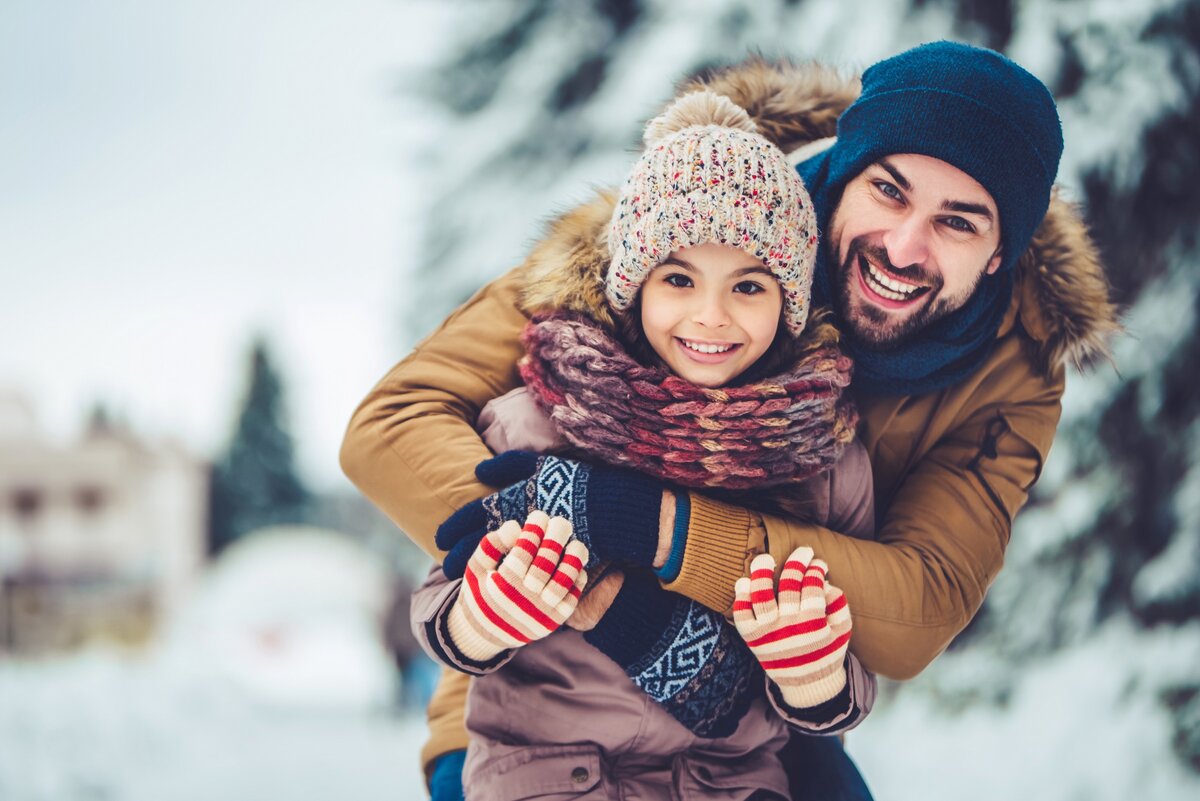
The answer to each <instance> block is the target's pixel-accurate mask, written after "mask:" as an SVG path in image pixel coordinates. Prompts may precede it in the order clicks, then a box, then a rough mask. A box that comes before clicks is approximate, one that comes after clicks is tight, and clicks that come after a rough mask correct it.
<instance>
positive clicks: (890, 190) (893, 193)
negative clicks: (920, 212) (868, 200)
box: [875, 181, 904, 200]
mask: <svg viewBox="0 0 1200 801" xmlns="http://www.w3.org/2000/svg"><path fill="white" fill-rule="evenodd" d="M875 187H876V188H877V189H878V190H879V191H880V192H882V193H883V194H885V195H887V196H888V197H890V198H891V199H892V200H901V199H903V197H904V196H903V195H901V194H900V190H899V189H897V188H896V185H895V184H889V183H888V182H887V181H876V182H875Z"/></svg>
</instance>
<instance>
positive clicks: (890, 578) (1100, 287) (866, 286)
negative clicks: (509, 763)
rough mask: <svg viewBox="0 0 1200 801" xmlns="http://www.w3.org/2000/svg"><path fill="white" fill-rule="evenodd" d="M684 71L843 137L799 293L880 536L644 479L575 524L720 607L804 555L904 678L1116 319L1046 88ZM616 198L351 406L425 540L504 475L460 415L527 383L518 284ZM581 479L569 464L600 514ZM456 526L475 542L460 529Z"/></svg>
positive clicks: (449, 706)
mask: <svg viewBox="0 0 1200 801" xmlns="http://www.w3.org/2000/svg"><path fill="white" fill-rule="evenodd" d="M700 86H707V87H708V88H709V89H711V90H713V91H715V92H717V93H718V94H723V95H726V96H728V97H729V98H730V99H731V100H733V102H734V103H736V104H738V105H740V106H742V107H743V108H746V109H747V110H748V111H749V112H750V113H751V116H752V117H754V119H755V122H756V123H757V124H758V126H759V129H760V131H762V132H763V133H764V134H765V135H767V136H768V137H770V138H772V139H773V140H775V141H776V142H777V143H778V144H779V145H780V146H781V147H783V148H784V150H785V151H794V150H796V149H797V148H799V147H801V146H806V145H807V146H809V147H810V148H812V150H813V151H816V150H817V149H818V145H814V144H811V143H812V142H813V140H816V139H819V138H820V137H822V136H828V135H829V134H832V133H833V130H832V128H833V125H834V123H835V121H836V125H837V129H836V133H837V140H836V142H834V143H833V144H832V145H830V146H828V147H826V149H824V150H822V151H820V152H816V153H815V154H812V155H809V154H808V153H807V152H806V155H807V156H808V157H807V158H805V159H804V160H803V161H802V162H801V163H800V166H799V168H798V169H799V170H800V173H801V175H802V176H803V177H804V179H805V181H806V183H807V184H808V188H809V191H810V193H811V194H812V198H813V204H814V207H815V210H816V212H817V215H818V221H819V225H820V230H821V233H822V241H821V244H820V248H821V255H820V258H821V260H822V261H821V262H820V264H821V266H820V267H819V268H818V270H817V275H816V278H815V279H814V280H815V283H814V297H815V299H816V301H817V302H823V303H827V304H830V305H832V306H833V308H834V311H835V314H836V316H837V319H838V323H839V326H840V327H841V328H842V329H843V331H845V332H846V334H847V337H846V348H847V350H848V351H849V352H850V353H851V355H852V356H853V357H854V358H855V361H856V372H855V383H854V388H855V390H856V394H857V399H858V402H859V409H860V414H861V417H862V424H861V426H860V431H859V433H860V436H861V439H862V441H863V443H864V444H865V445H866V447H867V450H868V452H869V454H870V457H871V462H872V468H873V473H874V476H875V487H876V500H877V504H876V507H877V509H878V512H879V517H878V520H877V523H878V540H877V541H875V542H864V541H861V540H853V539H849V538H846V537H842V536H840V535H839V534H838V533H836V532H832V531H828V530H826V529H822V528H820V527H816V526H812V525H806V524H803V523H799V522H796V521H791V520H784V519H781V518H777V517H772V516H769V515H761V514H757V513H752V512H749V511H747V510H744V509H740V508H736V507H732V506H729V505H726V504H722V503H719V502H716V501H713V500H711V499H708V498H705V497H703V496H702V495H699V494H697V493H694V492H693V493H676V492H673V491H670V490H669V489H667V488H663V487H661V486H658V485H655V484H653V483H651V482H650V481H649V480H647V481H646V483H645V484H644V485H640V486H639V487H637V488H635V489H633V490H623V497H622V498H620V499H619V500H616V499H614V503H623V504H628V503H629V502H630V500H631V499H632V500H633V501H636V503H633V504H632V507H630V508H633V507H636V508H637V509H640V510H641V511H640V512H637V513H636V514H633V513H629V512H626V515H625V516H626V525H625V526H624V528H625V529H626V530H623V531H621V532H611V531H605V530H603V527H597V526H594V525H593V526H591V527H590V528H591V532H590V535H591V539H592V541H593V545H594V548H595V549H597V550H603V549H604V548H606V547H611V548H613V549H615V550H614V551H612V552H610V553H609V554H607V555H608V556H611V557H615V558H617V559H620V558H622V557H627V556H628V554H627V553H625V552H623V551H622V550H621V549H622V548H626V549H628V548H629V542H628V541H629V540H630V539H631V538H633V539H637V538H640V540H641V541H640V542H639V543H637V544H636V545H635V546H634V547H633V548H632V550H633V551H637V552H638V553H639V554H641V557H639V558H643V559H648V558H649V557H648V556H647V555H650V556H653V557H654V566H655V567H657V568H659V569H660V571H662V570H663V568H664V567H666V568H667V570H666V572H665V573H661V572H660V575H663V576H664V586H665V587H666V589H668V590H671V591H674V592H677V593H680V594H682V595H685V596H688V597H690V598H693V599H695V600H697V601H699V602H701V603H703V604H704V605H706V606H708V607H710V608H711V609H714V610H717V611H718V612H722V613H726V614H728V612H729V610H730V608H731V605H732V600H733V586H734V583H735V581H736V579H737V578H738V577H740V576H742V575H745V574H746V571H747V568H748V565H749V562H750V560H751V559H752V558H753V556H754V555H755V554H756V553H760V552H763V551H767V552H770V553H771V554H772V555H773V556H774V557H775V559H776V562H777V563H779V564H782V563H783V561H784V557H786V555H787V554H788V553H790V552H791V550H792V549H793V548H794V547H796V546H799V545H809V546H811V547H812V548H813V549H814V550H815V551H816V553H817V554H818V555H820V556H821V557H822V558H823V559H825V561H826V562H827V563H828V564H829V567H830V573H831V575H833V576H836V580H837V582H838V584H839V586H841V587H842V588H843V589H844V591H845V594H846V597H847V599H848V601H849V603H850V608H851V609H852V611H853V615H854V622H855V629H854V639H853V641H852V646H851V647H852V650H853V651H854V652H855V654H856V655H857V656H858V657H859V658H860V660H861V661H862V662H863V664H864V665H865V666H866V667H867V668H868V669H871V670H873V671H876V672H878V673H880V674H882V675H884V676H888V677H892V678H897V679H904V678H909V677H911V676H914V675H916V674H917V673H918V672H919V671H920V670H921V669H922V668H924V666H925V665H927V664H928V663H929V662H930V661H931V660H932V659H933V658H934V657H935V656H936V655H937V654H939V653H940V652H941V651H942V650H943V649H944V648H945V647H946V645H947V644H948V643H949V642H950V640H951V639H952V638H953V637H954V636H955V635H956V634H957V633H958V632H959V631H961V630H962V628H963V627H964V626H965V625H966V624H967V623H968V622H969V621H970V619H971V618H972V616H973V615H974V614H975V612H976V611H977V610H978V608H979V606H980V604H981V603H982V601H983V597H984V594H985V592H986V590H987V588H988V586H989V585H990V583H991V582H992V580H993V579H994V578H995V576H996V574H997V572H998V571H999V569H1000V566H1001V565H1002V562H1003V554H1004V549H1005V546H1006V545H1007V541H1008V536H1009V532H1010V530H1011V524H1012V518H1013V516H1014V515H1015V514H1016V512H1017V511H1018V510H1019V509H1020V507H1021V506H1022V505H1023V504H1024V502H1025V500H1026V497H1027V495H1028V492H1029V489H1030V487H1031V486H1032V485H1033V483H1034V482H1035V481H1036V480H1037V477H1038V474H1039V473H1040V470H1041V467H1042V464H1043V461H1044V459H1045V457H1046V454H1047V452H1048V451H1049V448H1050V443H1051V440H1052V439H1053V435H1054V430H1055V427H1056V425H1057V422H1058V417H1059V413H1060V398H1061V396H1062V392H1063V387H1064V362H1065V361H1066V360H1067V359H1068V358H1075V359H1077V360H1078V359H1080V358H1083V357H1085V356H1087V355H1090V354H1091V353H1094V352H1096V351H1097V350H1099V349H1101V348H1102V347H1103V346H1102V340H1103V337H1104V335H1106V334H1107V333H1109V332H1110V331H1112V330H1114V329H1115V328H1116V322H1115V319H1114V310H1113V307H1112V306H1111V304H1110V303H1109V301H1108V296H1107V284H1106V282H1105V280H1104V277H1103V273H1102V270H1101V268H1100V266H1099V265H1098V264H1097V262H1096V258H1095V253H1094V249H1093V248H1092V246H1091V244H1090V242H1089V241H1088V239H1087V236H1086V233H1085V232H1084V231H1083V228H1082V225H1081V224H1080V222H1079V220H1078V219H1077V218H1076V217H1075V215H1074V213H1073V212H1072V211H1071V210H1070V209H1069V208H1067V207H1065V206H1064V205H1063V204H1062V203H1060V202H1058V201H1052V199H1051V187H1052V184H1053V181H1054V177H1055V173H1056V171H1057V167H1058V161H1059V157H1060V154H1061V150H1062V135H1061V129H1060V126H1059V122H1058V117H1057V112H1056V109H1055V106H1054V102H1053V99H1052V98H1051V96H1050V94H1049V92H1048V91H1047V90H1046V88H1045V87H1044V86H1043V85H1042V84H1041V83H1040V82H1039V81H1038V80H1037V79H1036V78H1034V77H1033V76H1032V75H1030V74H1029V73H1027V72H1026V71H1025V70H1023V69H1021V68H1020V67H1019V66H1017V65H1016V64H1013V63H1012V62H1011V61H1009V60H1007V59H1005V58H1004V57H1003V56H1000V55H998V54H996V53H993V52H991V51H986V50H981V49H978V48H973V47H968V46H965V45H958V44H952V43H947V42H940V43H936V44H932V45H926V46H922V47H919V48H916V49H914V50H910V51H908V52H906V53H902V54H900V55H899V56H896V57H894V58H891V59H887V60H885V61H883V62H880V63H879V64H877V65H875V66H874V67H872V68H871V69H869V70H868V71H867V72H866V73H865V74H864V76H863V80H862V92H861V95H860V96H859V97H858V99H857V100H854V102H853V103H852V104H851V103H850V101H851V100H853V99H854V98H853V94H854V87H853V86H852V85H848V84H847V83H846V82H843V81H839V80H838V79H837V78H835V77H833V76H832V75H830V74H829V73H826V72H824V71H821V70H819V69H817V68H815V67H789V66H783V67H774V66H770V65H766V64H763V63H761V62H754V63H750V64H748V65H743V66H741V67H736V68H733V69H731V70H728V71H725V72H722V73H719V74H717V75H714V76H711V77H710V78H709V79H707V80H700V81H697V82H694V83H693V84H692V85H690V86H688V87H685V89H684V91H691V90H694V89H696V88H699V87H700ZM839 114H840V116H839ZM610 203H611V199H608V200H606V199H605V198H600V199H598V200H597V201H594V202H593V203H592V204H589V206H586V207H584V208H582V209H579V210H576V211H574V212H571V213H570V214H568V215H566V216H565V217H564V218H563V219H562V220H560V221H559V222H558V223H557V224H556V225H555V227H554V229H553V230H552V231H551V232H550V234H549V235H548V236H547V238H546V239H545V240H544V241H543V242H542V243H541V244H540V245H539V246H538V247H537V248H536V249H535V251H534V252H533V254H531V256H530V258H529V260H528V261H527V263H526V264H525V265H523V266H522V267H521V268H518V269H517V270H514V271H513V272H511V273H509V274H508V275H506V276H504V277H502V278H501V279H499V280H497V281H496V282H494V283H492V284H491V285H489V286H487V287H485V288H484V289H483V290H481V291H480V293H478V294H477V295H476V296H475V297H474V298H472V299H471V300H470V301H469V302H468V303H467V304H466V305H464V306H463V307H462V308H461V309H459V310H458V311H457V312H456V313H455V314H453V315H452V316H451V317H450V318H449V319H448V320H447V321H446V322H445V323H444V324H443V326H442V327H441V328H440V329H439V330H438V331H437V332H435V333H434V334H433V335H432V336H431V337H430V338H429V339H427V340H425V341H424V342H423V343H422V344H421V345H419V346H418V348H417V350H416V351H415V352H414V353H413V354H412V355H411V356H409V357H408V358H407V359H405V360H404V361H403V362H401V363H400V364H399V365H397V366H396V367H395V368H394V369H393V370H392V371H391V372H390V373H389V374H388V375H387V376H386V377H385V378H384V379H383V381H382V382H381V383H380V384H379V385H378V386H377V387H376V388H375V390H374V391H373V392H372V393H371V394H370V395H369V396H368V397H367V399H366V400H365V401H364V402H363V404H362V406H361V407H360V408H359V410H358V412H357V413H356V414H355V417H354V419H353V420H352V421H351V425H350V429H349V431H348V433H347V437H346V441H345V444H344V446H343V451H342V463H343V468H344V469H345V471H346V473H347V474H348V475H349V476H350V477H351V479H352V480H354V482H355V483H356V484H357V485H358V486H359V487H360V489H362V491H363V492H364V493H365V494H366V495H367V496H368V497H370V498H371V499H372V500H373V501H374V502H375V503H377V504H378V505H379V506H380V507H381V508H382V509H384V511H385V512H387V513H388V514H389V516H391V517H392V519H393V520H394V521H395V522H396V523H397V524H398V525H399V526H400V527H401V528H403V529H404V530H405V531H406V532H407V533H408V534H409V536H410V537H412V538H413V539H414V540H415V541H417V542H418V543H419V544H421V545H422V546H423V547H424V548H425V549H426V550H427V551H429V552H430V553H433V554H435V556H440V555H441V554H440V552H439V551H438V550H437V549H436V548H435V547H434V543H433V535H434V532H435V530H436V529H437V527H438V526H439V524H441V523H442V521H443V520H445V519H446V518H447V517H448V516H450V515H452V514H453V513H455V512H456V510H458V509H459V508H460V507H463V506H464V505H466V504H468V503H469V502H471V501H474V500H476V499H479V498H482V497H484V496H487V495H489V494H490V493H492V492H494V491H495V489H496V487H489V486H486V485H483V484H481V483H479V482H478V481H476V480H474V473H473V470H474V468H475V466H476V464H478V463H479V462H481V461H483V460H486V459H488V458H489V457H490V456H492V454H491V453H490V452H489V451H488V450H487V448H486V447H485V446H484V445H483V444H482V442H481V441H480V440H479V437H478V435H477V434H476V433H475V431H474V429H473V428H472V424H473V422H474V420H475V417H476V416H477V414H478V412H479V409H480V408H481V407H482V405H483V404H484V403H485V402H486V401H488V400H490V399H491V398H494V397H497V396H499V395H501V394H503V393H505V392H507V391H508V390H509V389H511V388H513V387H514V386H516V385H517V384H518V383H519V377H518V375H517V372H516V361H517V359H518V358H519V357H520V355H521V352H522V351H521V346H520V343H519V342H518V334H519V332H520V330H521V329H522V327H523V326H524V324H525V322H526V317H525V314H524V313H523V310H525V309H528V308H530V306H529V299H528V297H527V296H526V294H525V287H526V286H527V284H528V281H529V279H528V275H529V274H530V273H531V272H536V271H537V269H539V265H544V264H546V263H547V262H553V261H555V260H562V259H568V258H572V259H580V258H587V254H591V253H596V254H599V253H601V252H603V248H599V247H595V244H596V241H597V240H599V239H600V238H601V237H602V236H603V231H604V229H605V227H606V225H605V224H606V222H607V214H609V213H611V205H609V204H610ZM1048 210H1049V213H1048ZM1039 225H1040V230H1039ZM1035 231H1036V232H1037V236H1036V238H1035ZM1031 243H1032V246H1031ZM580 254H583V255H582V256H581V255H580ZM596 261H597V262H598V268H597V269H598V270H599V274H600V275H602V274H603V263H602V261H603V260H602V259H601V258H600V257H599V256H597V258H596ZM597 474H601V471H599V470H596V471H591V472H590V473H589V472H586V471H584V472H581V473H579V476H583V478H579V477H576V478H574V479H572V480H573V481H575V482H576V489H577V492H576V495H577V496H579V497H580V498H581V499H583V498H586V499H587V500H589V501H591V502H592V505H593V507H595V505H596V502H597V501H598V500H599V499H600V496H599V495H596V496H588V495H587V493H588V491H589V486H591V484H589V482H591V483H592V484H595V483H597V481H594V480H593V478H590V477H589V476H595V475H597ZM541 478H542V477H541V476H539V475H534V476H533V477H532V479H531V480H532V481H533V482H534V484H535V485H536V484H537V482H538V481H539V480H540V479H541ZM564 511H566V512H567V513H568V514H570V513H571V510H570V509H569V508H568V509H566V510H564ZM578 511H580V512H582V509H580V510H578ZM631 515H632V516H631ZM631 532H632V533H631ZM458 533H459V534H462V533H463V532H462V531H459V532H458ZM618 535H619V536H620V538H621V539H622V543H621V544H620V545H618V544H616V543H615V540H612V539H611V538H613V537H617V536H618ZM445 541H447V542H448V540H445ZM462 542H465V543H466V547H473V541H472V540H471V537H464V538H463V540H462ZM461 548H462V545H461V543H460V548H459V551H460V552H459V553H452V554H451V557H452V558H453V557H458V558H461ZM668 557H670V558H668ZM630 558H632V557H630ZM664 562H666V564H665V565H664ZM465 687H466V682H465V680H457V679H456V680H454V681H453V682H451V683H449V684H448V683H447V682H443V687H442V688H440V691H439V695H438V696H437V697H435V701H434V704H433V705H431V728H432V729H433V739H432V740H431V743H430V745H429V746H428V747H427V749H426V751H425V753H424V754H423V758H424V759H425V761H426V764H427V768H431V767H432V764H433V759H434V758H436V757H437V756H439V755H441V754H446V753H447V752H450V751H453V750H454V749H461V748H462V747H464V746H465V742H466V739H465V733H464V732H463V731H462V729H461V714H462V712H461V704H462V696H463V694H465Z"/></svg>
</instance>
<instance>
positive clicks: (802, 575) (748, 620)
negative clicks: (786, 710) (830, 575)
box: [733, 547, 850, 709]
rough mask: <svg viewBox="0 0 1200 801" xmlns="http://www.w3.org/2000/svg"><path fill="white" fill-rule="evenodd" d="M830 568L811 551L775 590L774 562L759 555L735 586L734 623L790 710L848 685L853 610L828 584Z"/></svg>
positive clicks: (794, 560) (787, 567) (792, 561)
mask: <svg viewBox="0 0 1200 801" xmlns="http://www.w3.org/2000/svg"><path fill="white" fill-rule="evenodd" d="M827 570H828V568H827V566H826V565H825V562H823V561H822V560H820V559H814V558H813V551H812V548H806V547H805V548H797V549H796V550H795V551H793V552H792V555H791V556H789V557H788V559H787V562H785V563H784V565H783V571H782V572H781V573H780V576H779V593H778V596H777V595H776V592H775V560H774V558H772V557H771V555H770V554H759V555H758V556H756V557H754V561H753V562H751V563H750V576H749V577H748V578H747V577H742V578H740V579H738V580H737V584H736V585H734V596H735V597H734V601H733V622H734V625H735V626H737V630H738V633H739V634H741V635H742V638H743V639H744V640H745V641H746V644H747V645H748V646H750V650H751V651H752V652H753V653H754V656H755V657H757V658H758V661H759V663H760V664H761V665H762V666H763V670H765V671H766V673H767V676H769V677H770V678H771V680H772V681H773V682H775V684H776V685H777V686H778V687H779V691H780V693H781V694H782V695H783V700H784V701H785V702H786V703H787V704H788V705H789V706H791V707H794V708H796V709H803V708H806V707H813V706H817V705H818V704H821V703H824V702H825V701H829V700H830V699H832V698H834V697H836V696H837V694H838V693H840V692H841V691H842V688H843V687H845V686H846V651H847V649H848V648H849V645H850V607H849V606H848V605H847V604H846V596H845V595H844V594H842V591H841V590H840V589H838V588H837V587H834V586H833V585H832V584H826V582H825V573H826V572H827Z"/></svg>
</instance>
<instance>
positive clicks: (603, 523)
mask: <svg viewBox="0 0 1200 801" xmlns="http://www.w3.org/2000/svg"><path fill="white" fill-rule="evenodd" d="M662 493H663V485H662V484H661V483H659V482H658V481H655V480H654V479H651V478H648V477H646V476H644V475H641V474H640V473H635V472H633V471H631V470H621V469H611V468H609V469H604V468H592V471H591V475H590V476H589V477H588V491H587V507H588V508H587V510H586V513H585V516H586V518H587V527H588V529H589V531H588V538H590V540H591V542H593V543H596V546H597V547H596V550H598V551H600V552H601V553H603V554H604V557H605V558H609V557H611V558H613V559H616V560H618V561H621V562H626V563H628V564H633V565H638V566H639V567H652V566H653V565H654V555H655V553H656V552H657V551H658V517H659V508H660V507H661V506H662ZM572 522H573V523H575V528H576V533H577V534H578V529H579V521H578V520H572Z"/></svg>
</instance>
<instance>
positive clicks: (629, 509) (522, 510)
mask: <svg viewBox="0 0 1200 801" xmlns="http://www.w3.org/2000/svg"><path fill="white" fill-rule="evenodd" d="M475 475H476V477H477V478H478V479H479V480H480V481H482V482H484V483H485V484H491V485H492V486H494V487H504V489H502V490H500V491H499V492H497V493H494V494H492V495H489V496H488V497H486V498H483V499H481V500H478V501H474V502H472V503H469V504H467V505H466V506H464V507H463V508H461V509H459V510H458V511H457V512H455V513H454V514H452V515H450V517H448V518H447V519H446V522H444V523H442V525H441V526H439V527H438V531H437V535H436V537H435V541H436V543H437V546H438V547H439V548H441V549H442V550H443V551H448V553H447V554H446V558H445V559H444V560H443V562H442V570H443V571H444V572H445V573H446V575H447V576H448V577H450V578H458V577H459V576H461V575H463V572H464V571H465V570H466V566H467V561H468V560H469V559H470V555H471V553H472V552H473V551H474V550H475V547H476V545H477V544H478V543H479V542H480V541H481V540H482V539H483V537H484V535H485V534H486V533H487V532H489V531H495V530H497V529H498V528H499V527H500V526H501V525H502V524H503V523H504V522H505V521H508V520H521V519H524V518H525V516H526V515H527V514H529V513H530V512H532V511H535V510H538V511H542V512H545V513H546V514H547V515H549V516H554V517H562V518H565V519H567V520H569V521H571V524H572V525H573V526H574V531H575V537H576V539H578V540H580V541H581V542H583V543H584V544H585V545H586V546H587V547H588V549H589V550H590V551H591V553H592V556H593V557H595V558H597V559H603V560H606V561H607V560H612V561H620V562H624V563H627V564H632V565H639V566H643V567H650V566H652V565H653V563H654V560H655V556H656V553H657V551H658V548H659V523H660V521H659V517H660V510H661V506H662V496H663V489H664V487H663V485H662V484H661V483H660V482H658V481H656V480H654V479H652V478H649V477H647V476H645V475H642V474H641V473H637V472H634V471H632V470H624V469H621V468H616V467H607V466H592V465H587V464H583V463H582V462H577V461H574V460H572V459H561V458H559V457H557V456H538V455H537V454H533V453H528V452H526V451H508V452H506V453H502V454H500V455H499V456H496V457H493V458H491V459H488V460H486V461H484V462H480V463H479V465H478V466H477V467H476V468H475Z"/></svg>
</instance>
